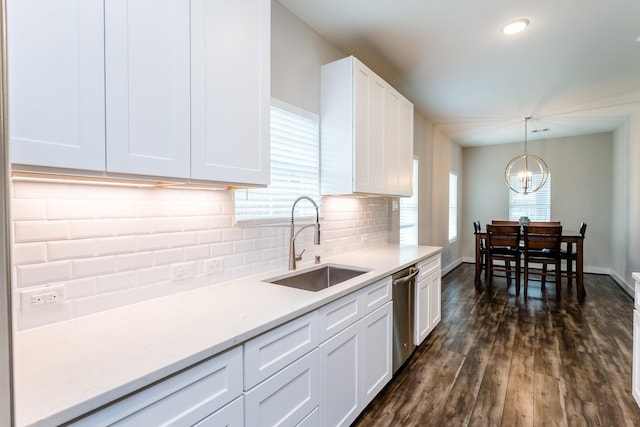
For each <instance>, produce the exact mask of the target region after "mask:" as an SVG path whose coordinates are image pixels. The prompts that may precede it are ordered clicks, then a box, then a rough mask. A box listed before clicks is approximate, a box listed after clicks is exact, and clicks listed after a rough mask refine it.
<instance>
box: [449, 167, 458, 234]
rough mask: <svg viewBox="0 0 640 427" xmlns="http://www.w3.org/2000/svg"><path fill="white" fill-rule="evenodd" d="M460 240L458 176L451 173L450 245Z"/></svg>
mask: <svg viewBox="0 0 640 427" xmlns="http://www.w3.org/2000/svg"><path fill="white" fill-rule="evenodd" d="M457 239H458V176H457V175H456V174H453V173H449V243H453V242H455V241H456V240H457Z"/></svg>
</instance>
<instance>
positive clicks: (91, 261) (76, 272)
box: [71, 256, 116, 279]
mask: <svg viewBox="0 0 640 427" xmlns="http://www.w3.org/2000/svg"><path fill="white" fill-rule="evenodd" d="M71 265H72V272H73V278H74V279H79V278H81V277H94V276H100V275H102V274H111V273H114V272H115V271H116V257H115V256H106V257H95V258H83V259H76V260H74V261H72V262H71Z"/></svg>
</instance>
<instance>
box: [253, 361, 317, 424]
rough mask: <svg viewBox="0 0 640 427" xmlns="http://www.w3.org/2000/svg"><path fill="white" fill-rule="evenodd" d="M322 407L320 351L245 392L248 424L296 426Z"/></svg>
mask: <svg viewBox="0 0 640 427" xmlns="http://www.w3.org/2000/svg"><path fill="white" fill-rule="evenodd" d="M317 406H318V350H314V351H312V352H311V353H309V354H307V355H306V356H304V357H302V358H300V359H299V360H297V361H296V362H294V363H292V364H291V365H289V366H287V367H286V368H284V369H283V370H281V371H280V372H278V373H277V374H275V375H273V376H271V377H269V379H267V380H266V381H264V382H262V383H260V384H259V385H258V386H256V387H254V388H252V389H251V390H249V391H248V392H246V393H245V408H244V419H245V425H247V426H252V427H254V426H256V427H258V426H275V425H282V426H292V425H296V424H298V423H300V422H302V421H303V420H304V419H305V418H306V417H307V415H308V414H310V413H311V412H312V411H313V410H314V409H315V408H316V407H317Z"/></svg>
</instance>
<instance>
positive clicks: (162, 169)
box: [105, 0, 191, 178]
mask: <svg viewBox="0 0 640 427" xmlns="http://www.w3.org/2000/svg"><path fill="white" fill-rule="evenodd" d="M189 28H190V27H189V0H160V1H158V0H135V1H127V0H109V1H106V2H105V66H106V74H105V77H106V106H107V114H106V123H107V170H108V171H109V172H119V173H129V174H144V175H157V176H163V177H177V178H189V173H190V161H191V159H190V147H189V138H190V136H189V134H190V114H189V112H190V110H189V108H190V107H189V102H190V100H189V97H190V94H189V92H190V90H191V88H190V75H189V74H190V57H189V48H190V40H189Z"/></svg>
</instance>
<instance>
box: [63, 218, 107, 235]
mask: <svg viewBox="0 0 640 427" xmlns="http://www.w3.org/2000/svg"><path fill="white" fill-rule="evenodd" d="M69 224H70V233H69V238H71V239H88V238H90V237H111V236H114V235H115V224H114V223H113V221H109V220H105V219H75V220H72V221H69Z"/></svg>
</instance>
